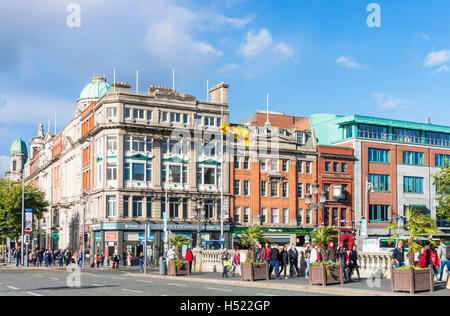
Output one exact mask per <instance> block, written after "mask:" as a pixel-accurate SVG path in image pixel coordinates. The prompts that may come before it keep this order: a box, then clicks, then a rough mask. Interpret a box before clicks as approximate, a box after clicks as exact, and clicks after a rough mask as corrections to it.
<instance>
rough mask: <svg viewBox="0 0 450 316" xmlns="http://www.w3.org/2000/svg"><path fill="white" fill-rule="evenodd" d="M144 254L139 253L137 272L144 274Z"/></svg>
mask: <svg viewBox="0 0 450 316" xmlns="http://www.w3.org/2000/svg"><path fill="white" fill-rule="evenodd" d="M144 263H145V260H144V254H143V253H142V252H141V254H140V255H139V272H144Z"/></svg>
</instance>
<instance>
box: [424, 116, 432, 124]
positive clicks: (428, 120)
mask: <svg viewBox="0 0 450 316" xmlns="http://www.w3.org/2000/svg"><path fill="white" fill-rule="evenodd" d="M425 123H426V124H428V125H431V119H430V118H429V117H427V119H426V121H425Z"/></svg>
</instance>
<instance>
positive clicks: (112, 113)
mask: <svg viewBox="0 0 450 316" xmlns="http://www.w3.org/2000/svg"><path fill="white" fill-rule="evenodd" d="M106 117H107V118H108V119H110V118H115V117H117V108H115V107H114V108H107V109H106Z"/></svg>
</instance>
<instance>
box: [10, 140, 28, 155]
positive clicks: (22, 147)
mask: <svg viewBox="0 0 450 316" xmlns="http://www.w3.org/2000/svg"><path fill="white" fill-rule="evenodd" d="M11 154H23V155H28V150H27V145H26V144H25V142H24V141H23V140H22V139H21V138H17V139H16V140H15V141H14V142H13V143H12V145H11Z"/></svg>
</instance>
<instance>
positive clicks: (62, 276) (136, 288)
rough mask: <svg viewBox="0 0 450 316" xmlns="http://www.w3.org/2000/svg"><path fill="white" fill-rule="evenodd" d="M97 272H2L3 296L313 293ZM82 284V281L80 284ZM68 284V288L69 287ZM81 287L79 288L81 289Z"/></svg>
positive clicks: (0, 281)
mask: <svg viewBox="0 0 450 316" xmlns="http://www.w3.org/2000/svg"><path fill="white" fill-rule="evenodd" d="M124 274H125V273H124V272H112V271H96V272H81V273H80V274H76V275H74V274H73V273H71V272H68V271H65V270H46V269H40V270H36V269H33V270H22V269H2V270H0V296H108V295H118V296H259V297H262V296H311V295H317V294H314V293H306V292H298V291H286V290H272V289H260V288H249V287H240V286H228V285H215V284H206V283H199V282H198V283H197V282H191V281H189V282H188V281H181V280H180V281H178V280H176V281H172V280H163V279H149V278H145V277H142V278H140V277H133V276H126V275H124ZM78 281H79V282H78ZM68 285H69V286H68ZM78 286H79V287H78Z"/></svg>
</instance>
